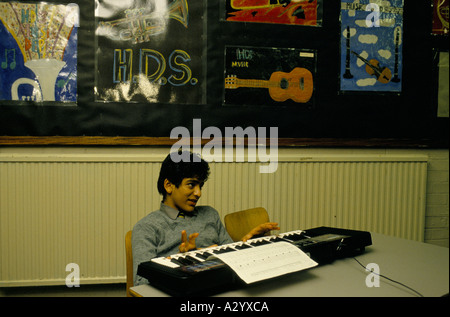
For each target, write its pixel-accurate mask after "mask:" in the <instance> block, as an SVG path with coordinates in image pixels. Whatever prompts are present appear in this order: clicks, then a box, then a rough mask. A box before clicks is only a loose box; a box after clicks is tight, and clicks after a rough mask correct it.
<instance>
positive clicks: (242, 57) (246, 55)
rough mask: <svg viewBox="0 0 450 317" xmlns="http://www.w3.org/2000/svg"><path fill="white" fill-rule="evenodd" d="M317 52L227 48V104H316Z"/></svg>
mask: <svg viewBox="0 0 450 317" xmlns="http://www.w3.org/2000/svg"><path fill="white" fill-rule="evenodd" d="M315 69H316V52H315V51H309V50H301V49H291V48H263V47H243V46H226V47H225V86H224V88H225V89H224V91H225V92H224V105H260V106H263V105H265V106H289V105H291V106H297V107H304V108H312V107H313V105H314V80H315Z"/></svg>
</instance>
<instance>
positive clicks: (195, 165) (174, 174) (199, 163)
mask: <svg viewBox="0 0 450 317" xmlns="http://www.w3.org/2000/svg"><path fill="white" fill-rule="evenodd" d="M173 157H178V158H180V160H179V161H178V162H176V161H174V160H173ZM209 173H210V170H209V164H208V162H206V161H205V160H203V159H202V158H201V157H200V156H199V155H198V154H195V153H191V152H187V151H184V152H181V151H180V152H178V153H177V154H176V155H174V154H173V153H172V154H169V155H167V157H166V158H165V159H164V161H163V163H162V165H161V170H160V171H159V177H158V192H159V193H160V194H161V195H162V196H163V201H164V199H165V198H166V195H167V192H166V190H165V188H164V181H165V180H166V179H168V180H169V181H170V182H171V183H172V184H174V185H175V186H176V187H177V188H178V187H179V186H180V184H181V182H182V181H183V179H185V178H193V177H195V178H198V179H199V180H200V181H202V182H206V181H207V180H208V177H209Z"/></svg>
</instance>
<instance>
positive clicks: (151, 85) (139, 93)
mask: <svg viewBox="0 0 450 317" xmlns="http://www.w3.org/2000/svg"><path fill="white" fill-rule="evenodd" d="M96 2H97V3H96V12H95V15H96V41H97V47H96V61H97V67H96V78H95V94H96V101H98V102H101V101H103V102H109V101H115V102H147V103H176V104H202V103H204V100H203V99H204V98H205V97H204V95H205V94H204V93H203V90H204V89H205V83H204V82H205V80H204V77H205V75H204V70H203V68H204V67H203V65H202V63H203V58H204V56H203V41H205V36H204V34H203V30H204V25H203V24H204V23H205V22H204V19H203V13H204V5H203V1H198V0H189V1H188V0H141V1H114V0H97V1H96Z"/></svg>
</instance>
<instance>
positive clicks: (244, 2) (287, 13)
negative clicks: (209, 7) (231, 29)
mask: <svg viewBox="0 0 450 317" xmlns="http://www.w3.org/2000/svg"><path fill="white" fill-rule="evenodd" d="M225 6H226V7H225V20H226V21H235V22H259V23H277V24H292V25H307V26H321V25H322V0H226V1H225Z"/></svg>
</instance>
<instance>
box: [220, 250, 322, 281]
mask: <svg viewBox="0 0 450 317" xmlns="http://www.w3.org/2000/svg"><path fill="white" fill-rule="evenodd" d="M214 257H217V258H219V259H220V260H222V261H223V262H224V263H226V264H227V265H228V266H229V267H230V268H231V269H232V270H233V271H234V272H235V273H236V274H237V275H238V276H239V277H240V278H241V279H242V280H243V281H244V282H245V283H247V284H251V283H255V282H259V281H263V280H266V279H270V278H273V277H278V276H281V275H284V274H288V273H293V272H297V271H301V270H305V269H309V268H311V267H314V266H316V265H317V262H315V261H313V260H312V259H311V258H310V257H309V256H308V255H306V253H304V252H303V251H302V250H300V249H299V248H297V247H296V246H294V245H292V244H290V243H287V242H276V243H271V244H266V245H260V246H257V247H254V248H249V249H245V250H241V251H240V252H229V253H223V254H217V255H215V256H214Z"/></svg>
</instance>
